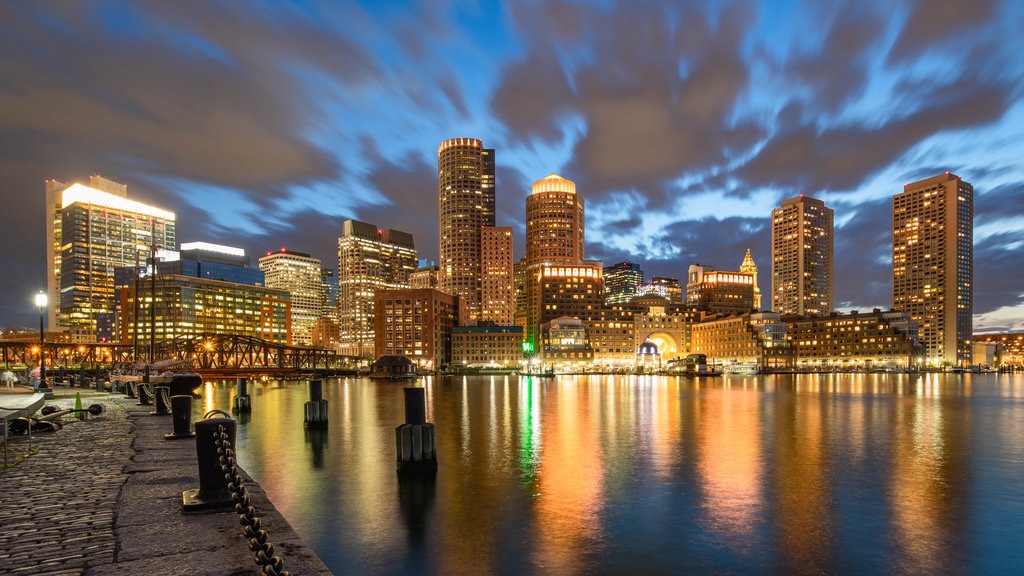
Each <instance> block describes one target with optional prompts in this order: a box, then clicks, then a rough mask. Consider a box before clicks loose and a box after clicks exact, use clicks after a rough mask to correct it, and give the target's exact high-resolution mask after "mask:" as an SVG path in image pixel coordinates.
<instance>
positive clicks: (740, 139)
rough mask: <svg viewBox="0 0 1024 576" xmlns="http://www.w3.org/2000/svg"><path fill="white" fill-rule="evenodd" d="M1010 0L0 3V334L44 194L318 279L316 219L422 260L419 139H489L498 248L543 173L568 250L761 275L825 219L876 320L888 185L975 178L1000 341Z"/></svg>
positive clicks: (1017, 213) (427, 159)
mask: <svg viewBox="0 0 1024 576" xmlns="http://www.w3.org/2000/svg"><path fill="white" fill-rule="evenodd" d="M1022 30H1024V2H1019V1H1015V0H1005V1H1003V2H999V1H996V0H971V1H969V2H968V1H965V0H919V1H916V2H915V1H912V0H880V1H877V2H876V1H873V0H857V1H850V2H822V1H820V0H806V1H804V2H801V1H799V0H792V1H790V0H780V1H773V2H769V1H763V2H704V1H700V2H698V1H693V2H646V1H635V0H632V1H623V2H620V3H615V2H596V1H595V2H585V1H575V2H572V1H562V2H535V1H529V0H515V1H509V2H507V3H501V2H490V1H480V2H458V1H442V0H422V1H419V2H416V1H408V2H380V1H373V0H368V1H367V2H365V3H349V2H339V1H329V2H299V1H294V2H280V1H268V2H265V3H263V2H256V1H248V0H226V1H223V2H219V1H210V0H202V1H199V0H195V1H192V0H187V1H175V2H167V1H156V0H153V1H138V0H134V1H126V2H115V1H101V0H91V1H88V2H66V1H54V2H47V1H38V0H37V1H18V2H2V3H0V50H2V57H0V191H2V192H0V193H2V198H0V200H2V203H3V206H4V207H5V209H4V210H3V221H2V222H3V223H2V227H0V241H2V243H3V245H4V246H5V248H4V250H3V256H2V258H3V266H2V273H0V326H4V325H28V326H33V325H35V323H36V322H38V312H37V311H36V310H35V309H34V308H33V305H32V296H33V294H34V293H35V292H36V291H38V290H39V289H40V288H43V287H45V252H44V250H45V238H44V233H43V229H44V204H45V202H44V180H46V179H49V178H54V179H57V180H60V181H63V182H69V183H70V182H74V181H82V182H87V181H88V178H89V176H90V175H91V174H101V175H103V176H105V177H107V178H110V179H113V180H116V181H118V182H121V183H124V184H127V185H128V190H129V195H130V197H131V198H133V199H137V200H140V201H143V202H147V203H151V204H154V205H157V206H159V207H162V208H166V209H169V210H173V211H175V212H177V214H178V240H179V242H190V241H209V242H218V243H222V244H228V245H233V246H239V247H243V248H245V249H246V251H247V252H248V253H249V254H250V255H251V256H252V257H253V260H254V263H255V257H257V256H258V255H260V254H263V253H265V252H267V251H270V250H276V249H278V248H280V247H287V248H290V249H294V250H299V251H302V252H308V253H311V254H312V255H314V256H316V257H319V258H321V259H322V260H323V262H324V263H325V264H326V265H328V266H330V267H332V268H333V267H336V265H337V255H336V246H337V237H338V235H339V233H340V229H341V223H342V222H343V221H344V220H346V219H349V218H355V219H359V220H363V221H365V222H370V223H373V224H376V225H377V226H379V227H382V228H395V229H399V230H404V231H408V232H411V233H412V234H413V235H414V238H415V241H416V245H417V248H418V250H419V253H420V257H421V258H424V259H429V260H436V258H437V198H436V183H437V177H436V160H437V147H438V144H439V143H440V142H441V141H442V140H445V139H447V138H452V137H460V136H464V137H474V138H480V139H482V140H483V141H484V144H485V146H487V147H493V148H496V149H497V154H496V157H497V163H498V174H497V195H498V199H497V204H498V224H499V225H511V226H513V227H514V229H515V230H516V234H517V236H518V240H517V250H519V251H520V253H521V247H522V245H523V242H522V232H523V229H524V227H523V226H524V224H523V220H524V212H525V197H526V195H527V194H528V193H529V190H530V184H531V183H532V182H533V181H534V180H537V179H540V178H543V177H544V176H546V175H548V174H549V173H551V172H558V173H559V174H561V175H563V176H565V177H567V178H570V179H572V180H575V181H576V183H577V190H578V192H579V193H580V194H581V195H583V197H584V198H585V200H586V226H587V229H586V238H587V248H586V251H587V257H588V258H593V259H601V260H604V261H605V263H606V264H612V263H615V262H619V261H622V260H630V261H633V262H638V263H640V264H641V265H642V267H643V269H644V271H645V273H646V275H647V277H648V278H649V277H650V276H651V275H659V276H675V277H679V278H684V277H685V273H686V268H687V266H689V265H690V264H693V263H701V264H709V265H712V266H715V267H718V268H722V269H736V268H738V266H739V264H740V262H741V261H742V259H743V255H744V253H745V251H746V249H748V248H749V249H750V250H751V251H752V254H753V256H754V260H755V261H756V262H757V263H758V265H759V266H760V268H761V270H760V275H759V277H760V283H761V285H762V287H763V290H764V292H766V293H767V292H769V291H770V290H769V288H765V287H770V271H771V262H770V253H769V250H770V243H769V236H770V230H771V224H770V214H771V209H772V208H774V207H776V206H778V204H779V203H780V202H781V201H782V200H784V199H786V198H791V197H793V196H796V195H797V194H801V193H803V194H807V195H810V196H813V197H816V198H820V199H822V200H824V201H825V202H826V204H827V205H828V206H829V207H831V208H832V209H834V210H835V218H836V303H837V308H838V309H839V310H844V311H845V310H850V309H862V310H863V309H871V308H874V307H882V308H888V307H889V306H890V305H891V299H892V297H891V293H890V290H891V280H890V263H891V252H890V251H891V233H890V230H889V228H890V218H891V212H890V210H891V205H890V199H891V197H892V195H893V194H896V193H898V192H900V191H901V190H902V186H903V184H905V183H907V182H912V181H914V180H917V179H921V178H926V177H930V176H934V175H936V174H939V173H941V172H944V171H945V170H951V171H952V172H954V173H956V174H959V175H961V176H962V177H964V179H966V180H968V181H969V182H971V183H972V184H973V185H974V188H975V193H976V198H975V232H974V257H975V267H974V279H975V302H974V312H975V328H976V331H978V332H991V331H1005V330H1024V250H1022V247H1024V103H1022V102H1024V100H1022V98H1021V97H1022V95H1024V57H1022V56H1021V55H1022V54H1024V35H1022V34H1021V31H1022Z"/></svg>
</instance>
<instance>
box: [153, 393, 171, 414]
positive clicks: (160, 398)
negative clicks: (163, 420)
mask: <svg viewBox="0 0 1024 576" xmlns="http://www.w3.org/2000/svg"><path fill="white" fill-rule="evenodd" d="M153 390H154V392H153V400H154V403H155V404H156V410H155V411H153V412H150V415H152V416H166V415H168V414H170V413H171V388H170V387H169V386H157V387H155V388H154V389H153Z"/></svg>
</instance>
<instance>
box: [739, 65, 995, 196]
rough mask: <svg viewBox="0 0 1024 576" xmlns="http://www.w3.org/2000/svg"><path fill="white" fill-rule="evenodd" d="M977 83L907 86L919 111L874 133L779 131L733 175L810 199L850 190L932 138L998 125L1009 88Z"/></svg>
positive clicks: (867, 129)
mask: <svg viewBox="0 0 1024 576" xmlns="http://www.w3.org/2000/svg"><path fill="white" fill-rule="evenodd" d="M976 80H977V81H974V82H971V81H967V79H965V78H959V79H949V82H948V83H943V84H942V85H933V86H930V87H928V88H925V87H923V86H921V85H916V86H910V85H909V84H908V86H907V90H908V91H912V92H914V93H915V95H916V96H915V100H916V101H918V102H920V103H921V108H920V109H918V110H916V111H914V112H913V113H910V114H908V115H907V116H906V117H905V118H902V119H899V120H894V121H892V122H888V123H886V124H883V125H881V126H878V127H864V126H860V125H854V126H840V127H836V128H830V129H824V130H822V129H820V128H818V127H816V126H814V125H811V124H806V125H801V126H797V127H780V131H779V133H777V134H776V135H775V136H774V137H773V138H772V139H771V140H770V141H768V142H767V143H766V144H765V146H764V148H763V149H762V150H761V151H760V152H759V153H758V154H757V156H756V157H754V158H753V159H752V160H751V161H750V162H748V163H747V164H746V165H744V166H743V167H741V168H740V169H738V170H737V171H736V175H737V176H739V177H740V178H742V179H743V180H745V181H747V182H751V183H754V182H757V183H760V184H762V185H764V184H774V185H777V186H782V187H786V188H794V189H802V190H806V191H808V192H812V193H813V192H818V191H822V190H834V191H848V190H853V189H855V188H856V187H857V186H859V185H860V184H862V183H863V182H864V181H865V180H867V179H868V178H869V177H870V176H872V175H874V174H875V173H876V172H877V171H878V170H880V169H881V168H883V167H885V166H888V165H890V164H891V163H892V162H893V160H894V159H897V158H899V157H900V156H902V155H903V154H904V153H905V152H906V151H907V150H909V149H910V148H911V147H913V146H916V145H917V144H919V143H920V142H921V141H922V140H924V139H926V138H928V137H930V136H933V135H936V134H939V133H942V132H946V131H951V130H955V129H959V128H967V127H971V126H981V125H984V124H987V123H989V122H992V121H994V120H996V119H998V118H999V117H1000V116H1001V115H1002V111H1003V110H1004V109H1005V107H1006V106H1007V104H1008V103H1009V101H1010V95H1011V94H1012V88H1011V87H1010V86H1008V85H1003V84H985V83H984V82H982V81H981V80H980V79H976Z"/></svg>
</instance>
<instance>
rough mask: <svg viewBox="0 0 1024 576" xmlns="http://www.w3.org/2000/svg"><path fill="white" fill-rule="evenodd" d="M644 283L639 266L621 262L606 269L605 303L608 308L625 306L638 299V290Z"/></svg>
mask: <svg viewBox="0 0 1024 576" xmlns="http://www.w3.org/2000/svg"><path fill="white" fill-rule="evenodd" d="M643 283H644V273H643V270H641V269H640V265H639V264H634V263H632V262H619V263H618V264H613V265H611V266H605V267H604V303H605V305H606V306H612V305H615V304H625V303H627V302H629V301H630V300H632V299H633V298H635V297H636V291H637V288H639V287H640V285H641V284H643Z"/></svg>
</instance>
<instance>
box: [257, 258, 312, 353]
mask: <svg viewBox="0 0 1024 576" xmlns="http://www.w3.org/2000/svg"><path fill="white" fill-rule="evenodd" d="M260 270H262V271H263V274H264V275H265V276H266V286H267V288H276V289H278V290H284V291H286V292H288V293H289V294H291V297H292V321H291V326H292V341H291V344H294V345H296V346H312V345H313V325H314V324H315V323H316V321H317V320H318V319H320V318H321V317H323V316H326V315H327V294H328V292H327V288H326V285H325V283H324V280H323V268H322V266H321V264H320V259H319V258H314V257H312V256H310V255H309V254H306V253H304V252H295V251H293V250H286V249H284V248H282V249H281V250H280V251H279V252H273V253H270V254H267V255H266V256H263V257H262V258H260Z"/></svg>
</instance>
